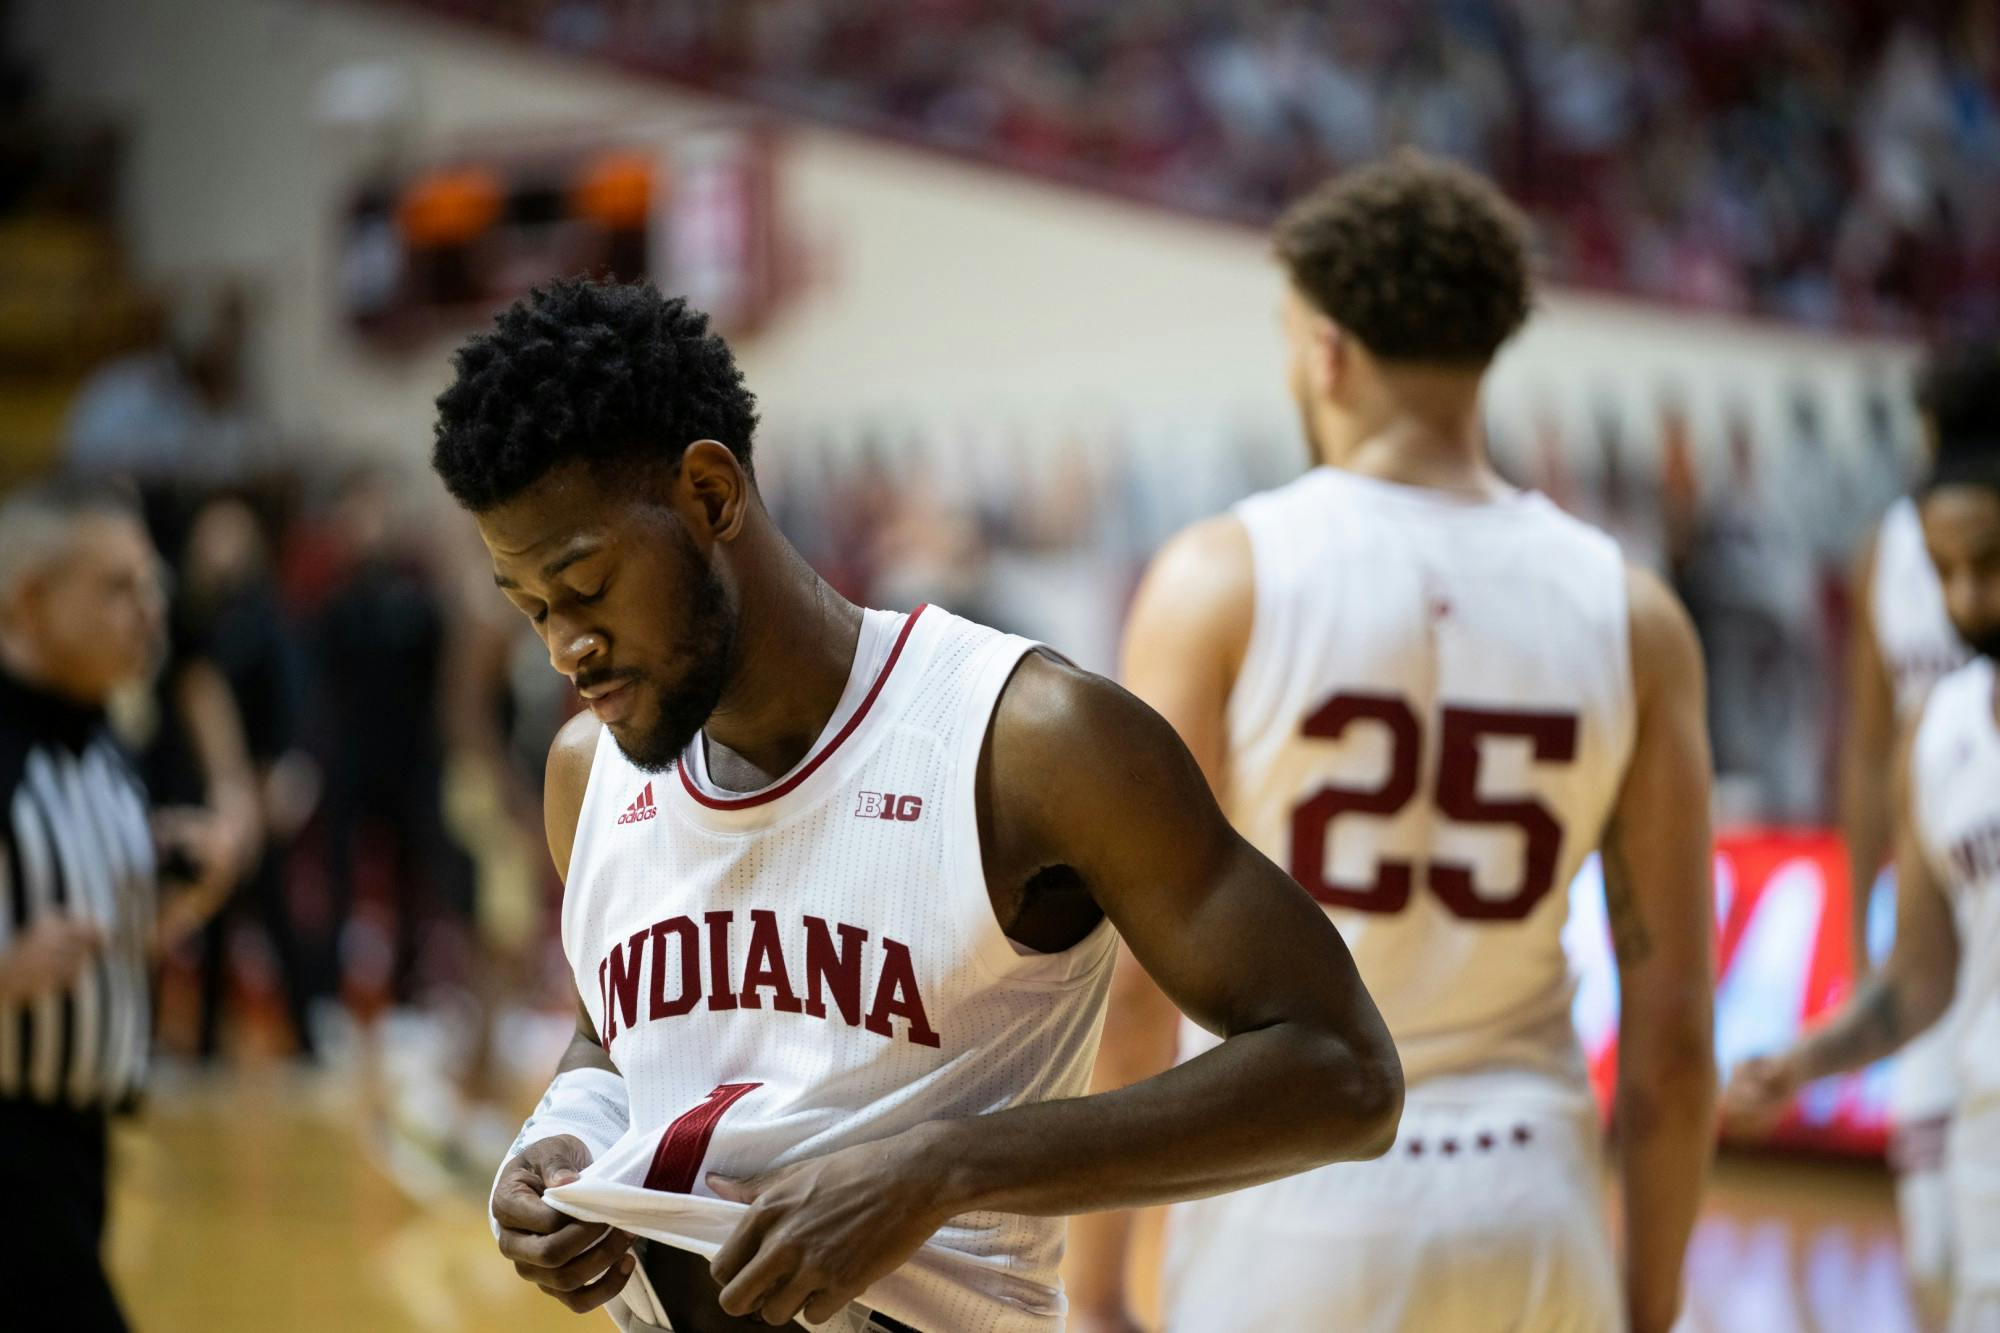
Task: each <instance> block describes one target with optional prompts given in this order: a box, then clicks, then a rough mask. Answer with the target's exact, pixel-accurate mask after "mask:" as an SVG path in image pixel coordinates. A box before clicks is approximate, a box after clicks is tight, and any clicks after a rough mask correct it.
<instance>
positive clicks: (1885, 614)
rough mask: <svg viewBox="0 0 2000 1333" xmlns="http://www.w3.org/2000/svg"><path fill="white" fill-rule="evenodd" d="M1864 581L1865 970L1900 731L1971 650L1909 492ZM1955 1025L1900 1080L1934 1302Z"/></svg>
mask: <svg viewBox="0 0 2000 1333" xmlns="http://www.w3.org/2000/svg"><path fill="white" fill-rule="evenodd" d="M1980 373H1981V371H1980V368H1979V367H1978V366H1977V365H1974V364H1967V365H1960V364H1958V362H1957V361H1956V359H1954V358H1946V359H1944V360H1942V361H1941V362H1940V363H1939V364H1938V365H1937V366H1936V367H1935V368H1933V370H1932V372H1931V374H1930V375H1929V376H1928V383H1927V385H1926V388H1925V391H1924V393H1923V395H1922V397H1923V400H1924V407H1925V416H1926V425H1927V427H1928V428H1929V429H1930V430H1932V431H1935V430H1936V429H1937V427H1938V419H1937V418H1938V410H1939V408H1940V407H1941V406H1942V407H1944V408H1945V410H1946V411H1947V412H1949V410H1950V406H1949V404H1950V401H1951V400H1952V399H1953V397H1954V396H1955V394H1956V391H1957V386H1958V385H1959V384H1960V383H1961V382H1963V381H1965V380H1966V379H1967V377H1968V376H1970V377H1973V378H1975V379H1976V378H1977V376H1978V375H1979V374H1980ZM1853 587H1854V589H1855V608H1854V609H1855V615H1854V627H1853V630H1852V633H1851V638H1850V647H1849V651H1848V672H1847V725H1846V736H1845V739H1844V741H1843V745H1842V754H1841V792H1840V798H1841V824H1842V831H1843V832H1844V833H1845V835H1846V839H1847V860H1848V867H1849V873H1850V878H1851V880H1852V883H1853V915H1854V958H1855V960H1856V966H1857V970H1862V969H1865V968H1866V967H1867V960H1868V948H1867V920H1868V902H1869V898H1870V896H1871V891H1872V890H1873V888H1874V886H1875V879H1876V876H1877V874H1878V872H1879V871H1880V870H1881V868H1882V866H1883V863H1884V862H1885V861H1887V860H1888V858H1889V851H1890V846H1891V843H1892V842H1893V830H1894V826H1895V803H1894V799H1893V793H1892V787H1893V783H1894V774H1895V768H1896V753H1897V750H1896V746H1897V740H1898V737H1899V736H1900V735H1901V734H1902V732H1903V731H1904V730H1906V729H1907V728H1908V727H1909V726H1910V725H1911V724H1912V723H1913V722H1914V721H1915V719H1916V715H1917V710H1918V709H1919V708H1920V707H1921V706H1922V705H1923V701H1924V697H1925V695H1927V694H1928V693H1929V692H1930V688H1931V686H1932V685H1934V684H1936V683H1937V681H1938V680H1939V678H1940V677H1942V676H1944V675H1945V674H1947V673H1948V672H1950V671H1953V670H1955V669H1956V668H1957V667H1959V666H1962V665H1963V664H1964V663H1965V661H1966V660H1967V658H1968V657H1969V655H1970V654H1969V651H1968V650H1967V648H1966V647H1965V644H1964V643H1963V642H1962V641H1961V640H1960V639H1959V637H1958V632H1957V631H1956V630H1954V629H1953V628H1952V626H1951V620H1950V618H1949V617H1948V616H1946V614H1945V609H1944V590H1943V589H1942V588H1941V587H1940V586H1939V585H1938V576H1937V570H1936V568H1935V567H1934V566H1933V565H1932V564H1931V557H1930V553H1929V552H1928V551H1927V550H1925V549H1924V533H1923V525H1922V524H1921V522H1920V521H1919V520H1918V517H1917V506H1916V502H1915V501H1914V500H1912V499H1910V498H1908V497H1907V496H1906V497H1904V498H1903V499H1900V500H1898V501H1896V503H1895V504H1893V505H1891V506H1890V507H1889V510H1888V512H1887V513H1885V514H1884V515H1883V516H1882V521H1881V523H1880V524H1879V525H1877V527H1876V530H1875V536H1874V540H1872V541H1871V542H1869V543H1868V545H1867V547H1866V548H1865V549H1864V550H1863V551H1862V553H1861V557H1860V559H1859V561H1858V562H1857V564H1856V568H1855V575H1854V581H1853ZM1951 1026H1952V1023H1951V1018H1950V1016H1949V1015H1947V1016H1946V1017H1945V1018H1944V1019H1942V1020H1940V1021H1939V1023H1938V1024H1937V1025H1936V1026H1935V1027H1934V1028H1933V1029H1932V1030H1931V1031H1930V1032H1927V1033H1925V1034H1924V1035H1923V1036H1921V1037H1919V1038H1917V1039H1916V1040H1915V1041H1912V1042H1911V1043H1910V1044H1909V1045H1908V1046H1906V1047H1905V1048H1904V1049H1903V1050H1902V1051H1901V1053H1899V1054H1898V1056H1897V1057H1896V1069H1895V1075H1894V1078H1893V1081H1892V1082H1891V1083H1890V1105H1889V1114H1890V1119H1891V1122H1892V1125H1893V1127H1894V1138H1893V1140H1892V1141H1891V1145H1890V1152H1889V1159H1890V1162H1891V1164H1892V1165H1893V1166H1894V1167H1895V1169H1896V1206H1897V1211H1898V1213H1899V1214H1900V1215H1901V1221H1902V1238H1903V1255H1904V1260H1905V1263H1906V1265H1907V1267H1908V1270H1909V1274H1910V1279H1911V1284H1912V1287H1913V1288H1914V1289H1915V1290H1916V1292H1917V1293H1918V1294H1919V1296H1920V1298H1921V1299H1922V1300H1923V1302H1924V1303H1925V1304H1927V1305H1929V1306H1931V1307H1932V1308H1934V1309H1937V1308H1941V1307H1942V1306H1943V1305H1944V1304H1945V1303H1946V1301H1947V1299H1948V1296H1949V1290H1950V1254H1951V1208H1950V1197H1949V1195H1948V1193H1947V1190H1946V1184H1945V1179H1944V1173H1943V1147H1944V1132H1945V1126H1946V1122H1947V1120H1948V1117H1949V1115H1950V1111H1951V1107H1952V1103H1953V1102H1954V1101H1955V1100H1956V1099H1957V1089H1956V1086H1955V1083H1954V1080H1953V1079H1952V1074H1951V1065H1952V1054H1951V1041H1950V1038H1949V1036H1948V1033H1949V1032H1950V1030H1951Z"/></svg>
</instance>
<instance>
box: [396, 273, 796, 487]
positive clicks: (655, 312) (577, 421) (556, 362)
mask: <svg viewBox="0 0 2000 1333" xmlns="http://www.w3.org/2000/svg"><path fill="white" fill-rule="evenodd" d="M453 365H454V366H455V368H456V370H457V376H456V378H454V379H453V380H452V383H451V387H449V388H447V389H446V390H445V391H444V392H443V393H441V394H439V395H438V399H437V413H438V414H437V426H436V431H435V435H436V441H435V444H434V445H433V447H432V449H431V467H432V468H433V469H435V470H436V472H437V474H438V476H439V477H440V478H442V479H443V481H444V484H445V489H447V490H449V491H450V492H451V494H452V497H453V498H454V499H456V500H457V501H458V502H459V503H460V504H461V505H464V506H465V507H466V508H467V509H470V510H473V511H475V512H477V511H480V510H484V509H489V508H491V507H492V506H494V505H497V504H501V503H504V502H505V501H507V500H510V499H512V498H513V497H515V496H517V495H519V494H520V493H521V492H522V491H523V490H525V489H526V488H527V487H529V486H530V485H532V484H533V483H534V482H536V481H537V480H539V479H540V478H541V477H542V476H543V475H544V474H546V473H547V472H549V471H550V470H551V469H552V468H555V467H557V466H559V465H560V464H563V463H567V462H569V461H571V460H573V459H584V460H588V461H590V462H592V463H604V464H614V465H623V464H633V465H639V466H645V465H649V464H663V465H666V466H669V467H671V466H674V465H677V464H678V463H679V462H680V458H681V455H682V453H683V452H684V451H685V450H686V449H687V447H688V445H690V444H692V443H693V442H694V441H696V440H716V441H719V442H720V443H722V444H724V445H726V446H728V448H729V450H730V452H731V453H733V454H735V455H736V457H737V458H738V459H740V460H741V461H742V463H743V466H744V468H745V469H746V470H748V469H749V468H750V440H751V434H752V432H753V431H755V429H756V426H757V410H756V409H757V400H756V399H755V398H753V397H752V396H751V394H750V391H749V390H748V389H747V388H745V387H744V386H743V373H742V372H741V371H740V370H738V369H737V368H736V358H735V357H734V356H732V355H731V354H730V351H729V344H727V343H725V342H724V341H723V340H722V339H721V337H719V336H718V335H716V334H714V333H711V332H709V329H708V316H707V315H705V314H703V313H702V312H701V311H699V310H694V309H691V308H690V307H689V306H688V304H687V302H686V301H685V300H683V299H681V298H680V297H672V298H668V297H663V296H661V295H660V293H659V292H658V291H657V290H656V289H655V288H653V287H652V286H651V285H649V284H646V283H632V284H623V283H609V282H596V281H591V280H587V279H574V280H566V281H562V282H555V283H551V284H549V285H548V286H546V287H538V288H536V289H535V290H534V291H531V292H529V293H528V294H527V295H526V296H524V297H522V298H521V299H520V300H518V301H516V302H515V303H514V304H513V305H511V306H508V307H507V309H505V310H503V311H502V312H501V313H500V315H499V317H498V318H497V319H496V320H494V322H493V328H492V329H491V331H489V332H486V333H481V334H476V335H474V336H473V337H471V338H469V339H467V340H466V342H465V343H464V345H463V346H461V347H460V348H459V349H458V353H457V355H456V356H455V357H454V358H453Z"/></svg>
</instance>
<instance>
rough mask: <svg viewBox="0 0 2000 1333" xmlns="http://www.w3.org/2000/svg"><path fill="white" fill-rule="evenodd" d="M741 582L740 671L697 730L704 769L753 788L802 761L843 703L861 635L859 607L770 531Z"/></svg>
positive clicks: (734, 785) (728, 783)
mask: <svg viewBox="0 0 2000 1333" xmlns="http://www.w3.org/2000/svg"><path fill="white" fill-rule="evenodd" d="M762 544H764V545H765V546H766V547H767V549H764V550H760V551H758V552H757V553H756V554H755V555H754V556H753V558H752V560H751V562H750V565H751V568H750V569H749V570H747V571H746V572H747V573H748V574H749V575H750V576H749V577H746V578H745V579H744V580H743V584H742V588H743V594H742V597H743V600H742V619H741V621H740V624H741V625H742V630H741V632H740V638H739V640H738V643H737V666H736V674H735V676H734V677H733V678H732V679H731V680H730V682H729V688H728V689H727V690H726V691H724V693H723V696H722V702H721V703H720V704H719V705H718V706H717V707H716V710H715V712H714V713H713V714H712V715H711V716H710V717H709V719H708V723H707V725H705V726H704V727H703V728H702V733H703V734H704V735H705V736H706V737H707V738H708V744H709V751H708V763H709V772H710V773H711V774H712V775H713V776H714V778H715V780H716V781H717V782H718V783H719V784H721V785H722V786H724V787H726V788H730V789H732V790H737V791H751V790H755V789H756V788H757V787H760V786H763V785H765V784H766V783H768V782H769V781H770V780H772V779H774V778H776V777H778V776H780V775H782V774H784V773H785V772H787V771H789V770H790V769H791V768H793V767H794V766H795V765H797V764H798V762H799V761H800V760H802V759H804V758H805V756H806V752H807V751H809V750H810V749H811V748H812V745H813V742H814V741H815V740H817V739H819V735H820V733H821V732H822V731H824V730H825V729H826V724H827V719H829V718H831V717H832V716H833V710H834V709H835V708H837V707H839V706H840V696H841V695H842V694H843V693H845V692H846V689H847V680H848V677H849V675H850V674H852V672H853V669H854V654H855V650H856V646H857V645H858V644H859V642H860V639H861V608H860V607H858V606H856V605H855V604H854V603H852V602H850V601H848V600H847V599H846V598H845V597H842V596H841V595H840V594H839V593H837V592H835V591H834V590H833V589H832V588H831V587H830V586H828V584H827V582H826V580H824V579H822V578H821V577H820V576H819V575H818V573H816V572H815V571H814V570H813V568H812V566H810V565H809V564H807V563H806V561H805V559H804V557H802V556H800V555H799V553H798V552H797V551H795V550H793V549H792V547H791V545H790V544H789V543H788V542H786V541H785V540H784V539H783V538H782V537H780V536H778V535H777V534H776V532H775V531H774V532H772V533H770V534H768V536H767V537H766V539H765V541H764V543H762Z"/></svg>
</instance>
